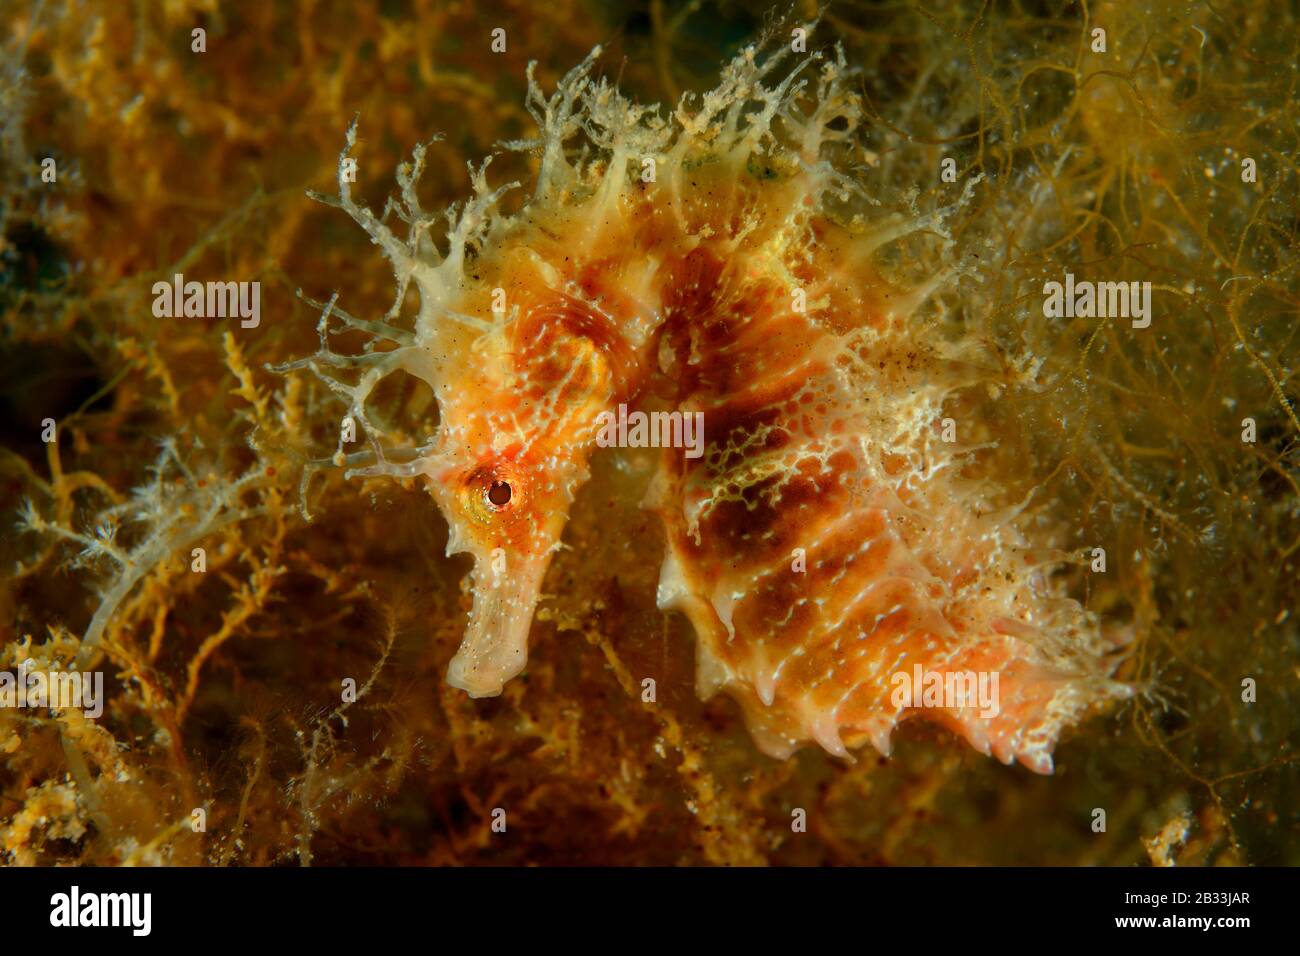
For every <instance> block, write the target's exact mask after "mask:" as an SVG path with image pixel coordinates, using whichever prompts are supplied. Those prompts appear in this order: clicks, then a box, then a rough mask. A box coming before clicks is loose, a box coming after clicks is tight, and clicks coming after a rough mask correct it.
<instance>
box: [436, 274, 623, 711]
mask: <svg viewBox="0 0 1300 956" xmlns="http://www.w3.org/2000/svg"><path fill="white" fill-rule="evenodd" d="M509 260H510V257H509V256H508V255H507V256H503V257H501V261H502V266H501V268H502V269H503V273H502V274H505V273H509V275H510V276H511V277H513V280H514V281H513V282H510V283H506V284H503V285H497V286H491V287H489V286H488V285H484V286H483V288H482V289H477V288H476V289H475V290H474V291H471V292H469V294H468V296H467V297H466V298H467V299H468V302H464V303H463V304H462V303H458V306H460V307H461V308H468V309H471V310H475V311H482V308H483V305H491V304H492V303H491V301H490V300H491V299H493V298H495V299H496V300H497V301H496V303H495V304H496V306H497V310H496V313H497V315H496V318H495V319H493V320H492V322H493V324H492V325H491V327H490V330H489V331H486V332H482V333H481V334H477V335H473V336H456V337H455V339H456V342H457V343H458V347H459V349H460V352H461V354H460V355H459V357H458V359H457V360H456V361H454V362H448V363H446V364H445V366H444V367H445V369H446V372H445V373H444V380H443V381H442V383H441V384H440V387H439V406H440V409H441V423H440V427H439V436H438V441H439V448H438V452H437V454H435V455H433V456H432V457H431V458H430V459H429V465H428V467H427V469H426V472H425V474H426V476H427V479H428V487H429V491H430V492H431V494H432V495H433V497H434V498H435V500H436V501H437V502H438V505H439V507H440V509H441V511H442V514H443V517H444V518H445V519H446V521H447V525H448V528H449V531H450V534H449V541H448V546H447V551H448V553H449V554H453V553H458V552H468V553H469V554H470V555H471V556H472V557H473V559H474V570H473V572H472V574H473V576H472V579H471V585H472V591H473V607H472V609H471V611H470V616H469V622H468V625H467V629H466V633H465V636H464V639H463V641H462V643H461V647H460V650H459V652H458V653H457V654H456V656H455V657H454V658H453V659H452V661H451V664H450V666H449V668H448V675H447V676H448V681H449V682H450V683H451V684H452V685H453V686H455V687H459V688H461V689H463V690H465V691H467V692H468V693H469V694H471V695H472V696H475V697H484V696H492V695H495V694H498V693H500V692H501V689H502V686H503V685H504V683H505V682H506V681H508V680H510V679H511V678H512V677H514V676H515V675H517V674H518V673H519V672H520V671H521V670H523V668H524V665H525V664H526V662H527V654H528V650H527V641H528V633H529V629H530V626H531V623H532V619H533V613H534V610H535V608H536V605H537V603H538V598H539V595H540V592H541V587H542V581H543V579H544V577H545V575H546V569H547V567H548V566H549V564H550V560H551V557H552V555H553V554H554V553H555V551H556V550H557V549H558V548H559V547H561V537H562V534H563V531H564V526H565V524H566V522H567V520H568V514H569V507H570V504H571V503H572V501H573V499H574V496H575V495H576V493H577V491H578V489H579V488H580V487H581V486H582V484H583V483H584V482H585V481H586V479H587V476H588V473H589V471H588V461H589V458H590V455H591V451H592V447H593V442H594V436H595V430H596V423H597V419H598V417H599V415H600V413H601V411H602V410H604V409H605V408H606V407H607V406H608V404H609V403H610V401H611V400H612V399H613V397H614V396H615V395H616V393H617V392H618V391H619V389H620V381H621V376H622V373H623V369H622V363H621V362H620V355H621V354H622V348H621V340H620V339H618V338H617V337H616V336H614V335H613V327H612V325H611V324H610V322H609V321H608V320H607V318H606V317H605V316H604V315H603V314H601V313H600V311H599V309H598V308H596V307H594V306H593V305H591V304H588V303H586V302H584V301H583V300H582V299H579V298H577V297H576V296H575V295H574V294H572V293H574V292H580V290H578V289H572V290H571V291H570V292H565V291H564V290H563V289H557V288H555V285H556V283H555V279H554V276H551V277H550V278H549V279H548V278H547V277H544V276H542V275H540V274H537V273H535V272H533V271H531V270H530V269H529V268H528V267H527V266H526V265H523V264H520V263H517V262H516V263H510V262H509ZM484 279H485V281H487V282H491V281H492V280H491V279H490V278H489V277H487V276H484ZM502 281H503V282H504V281H505V280H504V279H503V280H502ZM476 286H477V283H476ZM507 310H508V311H507ZM443 347H444V348H445V347H446V344H445V340H444V346H443ZM454 347H456V346H453V348H454Z"/></svg>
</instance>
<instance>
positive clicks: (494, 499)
mask: <svg viewBox="0 0 1300 956" xmlns="http://www.w3.org/2000/svg"><path fill="white" fill-rule="evenodd" d="M510 494H511V492H510V483H509V482H508V481H494V482H492V484H491V485H490V486H489V487H488V490H487V500H488V502H489V503H491V504H492V505H493V506H494V507H497V508H504V507H505V506H506V505H508V504H510Z"/></svg>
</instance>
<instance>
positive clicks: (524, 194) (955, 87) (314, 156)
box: [0, 0, 1300, 866]
mask: <svg viewBox="0 0 1300 956" xmlns="http://www.w3.org/2000/svg"><path fill="white" fill-rule="evenodd" d="M0 22H3V26H4V28H5V31H4V32H5V36H7V37H8V41H7V43H6V45H5V46H4V48H3V51H2V55H3V60H2V61H0V100H3V104H2V106H3V110H2V113H0V116H2V117H3V127H2V128H0V166H2V167H3V173H4V175H3V178H2V179H0V190H2V191H0V217H2V218H0V230H2V232H0V235H2V239H0V313H2V315H3V326H2V327H0V368H2V369H3V390H2V392H0V394H2V395H3V400H4V406H5V407H4V413H5V414H4V416H3V427H4V451H3V453H2V454H0V510H3V512H4V514H3V515H2V516H0V522H2V524H0V526H2V527H3V528H4V532H3V538H2V542H3V543H2V545H0V547H2V548H3V552H4V553H3V555H2V557H3V561H4V563H3V565H2V566H3V569H4V570H3V572H0V582H2V584H0V606H2V608H3V612H4V613H3V614H0V628H2V629H3V630H0V705H3V706H0V853H3V854H4V860H5V862H7V863H10V864H16V865H54V864H93V865H124V864H141V863H144V864H164V865H175V864H188V865H210V866H230V865H272V864H302V865H312V864H316V865H338V864H375V863H389V864H422V865H443V864H467V865H474V864H503V863H504V864H526V863H542V864H557V863H595V864H745V865H752V864H764V863H770V864H787V865H789V864H795V865H808V864H901V865H910V864H1007V863H1022V864H1023V863H1029V864H1079V865H1083V864H1125V865H1127V864H1135V863H1137V864H1149V865H1171V864H1180V865H1247V864H1296V863H1300V768H1298V767H1297V751H1296V746H1297V742H1298V741H1300V715H1298V711H1297V707H1296V703H1297V701H1300V686H1298V685H1300V667H1297V655H1298V652H1300V632H1298V630H1297V620H1296V614H1295V605H1296V598H1297V590H1300V589H1298V587H1297V581H1298V580H1300V484H1298V483H1297V478H1298V475H1300V468H1298V465H1300V419H1298V418H1297V412H1296V398H1297V391H1298V390H1297V386H1296V375H1297V368H1296V366H1297V359H1298V358H1300V345H1298V339H1300V280H1298V276H1297V268H1296V267H1297V251H1298V246H1297V242H1298V239H1300V208H1298V206H1297V203H1298V201H1300V189H1298V188H1297V187H1298V186H1300V181H1298V180H1300V168H1298V167H1297V156H1300V149H1298V146H1300V144H1298V142H1297V139H1298V138H1300V126H1298V125H1297V116H1296V110H1297V106H1296V103H1297V102H1298V100H1297V95H1296V94H1297V84H1298V83H1300V56H1298V54H1300V50H1298V49H1297V44H1300V31H1297V29H1296V26H1297V24H1296V13H1295V11H1294V9H1293V8H1292V7H1291V6H1290V5H1288V4H1286V3H1283V2H1271V3H1270V2H1266V3H1262V4H1258V5H1240V7H1239V8H1238V7H1236V6H1234V7H1232V8H1231V9H1229V10H1225V9H1223V8H1220V7H1218V6H1217V5H1209V4H1204V3H1185V2H1182V3H1166V2H1159V0H1152V2H1144V3H1135V4H1120V3H1101V4H1087V5H1083V4H1078V3H1055V2H1041V3H1037V2H1034V3H1030V2H1024V3H1016V2H1008V3H998V4H988V5H981V4H974V3H956V2H951V3H945V2H939V3H919V2H918V3H889V4H874V3H854V2H845V3H834V4H831V5H829V6H825V7H819V6H817V5H811V4H803V3H795V4H793V5H792V6H791V5H786V4H781V5H774V6H768V5H764V4H759V5H743V4H733V3H726V2H719V3H712V2H701V0H688V2H684V3H674V2H661V0H652V2H649V3H643V4H637V3H632V4H627V5H622V4H588V3H576V2H575V3H558V4H548V5H535V4H528V3H509V2H506V3H500V4H494V5H491V6H490V7H489V6H487V5H477V4H462V3H455V2H434V0H427V2H420V0H409V2H391V3H382V4H374V5H357V6H356V7H355V8H354V6H353V5H334V4H328V3H315V2H310V0H299V2H289V0H283V2H277V3H268V4H251V3H247V4H246V3H220V2H216V0H204V2H183V0H180V2H166V3H161V2H160V3H146V4H141V5H126V4H118V3H112V2H109V0H84V2H76V0H68V2H64V3H59V2H53V0H45V2H40V3H19V4H13V5H7V6H6V7H5V8H4V10H3V12H2V13H0ZM629 413H630V414H629ZM637 414H641V415H644V416H658V417H657V418H655V417H647V418H646V419H643V420H642V421H650V422H652V423H658V425H662V431H661V432H656V431H655V428H656V425H655V424H652V425H651V429H650V433H649V434H646V433H644V430H643V431H642V433H641V434H640V436H639V437H638V432H637V428H638V427H639V426H638V422H637V420H636V419H635V416H636V415H637ZM602 416H605V417H602ZM673 416H676V417H673ZM696 416H698V418H697V417H696ZM697 424H698V427H696V426H697ZM674 429H676V431H674ZM657 438H663V439H664V440H663V441H658V440H656V439H657ZM661 446H674V447H661ZM927 673H932V674H938V675H939V676H940V677H946V678H947V681H946V683H945V682H944V681H943V680H940V681H937V682H935V683H934V684H933V685H931V684H927V682H926V681H925V680H924V677H925V675H926V674H927ZM33 674H35V675H40V676H41V679H42V680H43V681H44V684H43V685H42V692H43V693H44V695H45V696H44V697H43V698H42V697H41V696H40V695H39V694H35V695H33V694H31V693H30V692H32V691H33V687H34V685H33V684H32V683H31V682H30V681H27V678H29V677H31V676H32V675H33ZM81 674H86V675H91V674H94V675H97V678H96V680H97V682H98V683H88V684H87V685H86V686H87V687H88V688H98V690H97V691H96V694H95V696H96V703H95V706H93V707H92V706H57V705H55V706H51V699H50V697H51V695H52V694H54V693H55V690H56V688H58V687H60V686H61V685H63V686H64V687H65V688H66V686H67V685H68V684H69V683H70V682H71V678H72V677H73V676H74V675H81ZM899 675H902V682H903V683H907V681H908V680H910V679H912V678H911V675H915V684H916V685H917V686H916V690H915V696H912V695H911V694H909V695H907V697H906V699H903V700H900V699H899V698H898V697H897V696H896V692H897V691H898V689H899V679H898V676H899ZM964 675H970V677H971V681H972V683H971V684H970V687H971V688H975V687H978V688H979V690H980V694H981V700H980V701H979V702H978V703H972V701H971V700H970V699H969V698H966V699H963V698H959V699H957V700H956V701H954V700H952V699H951V694H952V688H953V686H954V683H953V680H954V678H956V677H960V676H964ZM6 676H8V677H9V681H8V683H6V680H5V678H6ZM994 676H996V678H998V679H997V680H991V678H993V677H994ZM977 677H978V678H979V679H977ZM984 678H990V680H989V681H984V680H983V679H984ZM24 682H25V683H24ZM19 683H23V686H24V691H25V692H27V693H28V697H27V699H26V700H22V699H20V698H19V697H18V696H17V695H16V694H15V693H14V692H15V691H16V689H17V687H18V685H19ZM909 686H910V685H909ZM923 687H924V688H926V689H929V690H934V691H935V692H936V693H938V694H940V697H939V698H938V699H936V700H935V701H933V702H932V701H929V700H928V699H926V698H924V695H923V694H922V688H923ZM988 690H991V691H992V692H993V693H994V694H995V695H998V694H999V693H1000V699H1001V706H1000V707H998V706H994V707H992V708H989V707H987V706H985V705H987V704H989V703H990V702H989V701H986V700H983V699H982V695H983V693H984V692H985V691H988ZM88 692H89V691H88ZM6 693H9V694H10V696H9V697H6V696H5V695H6ZM944 693H946V694H948V695H949V696H948V697H947V698H944V697H943V696H942V695H943V694H944ZM82 703H83V704H88V703H89V702H88V701H85V700H83V701H82ZM993 703H994V704H995V705H996V701H994V702H993ZM990 756H991V757H994V758H997V759H990Z"/></svg>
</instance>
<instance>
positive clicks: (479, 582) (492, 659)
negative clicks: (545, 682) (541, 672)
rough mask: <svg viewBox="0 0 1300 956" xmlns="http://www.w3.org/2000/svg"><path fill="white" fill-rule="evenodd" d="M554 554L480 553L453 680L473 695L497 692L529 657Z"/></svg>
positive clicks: (451, 667) (450, 672) (453, 663)
mask: <svg viewBox="0 0 1300 956" xmlns="http://www.w3.org/2000/svg"><path fill="white" fill-rule="evenodd" d="M549 563H550V562H549V556H545V557H542V558H529V559H528V560H526V561H516V562H510V561H509V560H506V561H493V560H491V559H488V560H483V559H480V560H479V562H478V563H477V564H476V566H475V568H474V572H473V574H474V579H473V584H474V606H473V608H472V609H471V610H470V615H469V625H468V626H467V627H466V629H465V637H464V638H463V639H462V640H461V643H460V650H458V651H457V652H456V656H455V657H453V658H452V659H451V664H450V665H449V666H448V667H447V683H449V684H451V685H452V686H453V687H459V688H460V689H461V690H463V691H465V692H466V693H468V694H469V695H470V696H471V697H495V696H496V695H497V694H500V693H501V689H502V688H503V687H504V686H505V683H506V681H508V680H510V679H511V678H512V677H515V676H516V675H518V674H519V672H520V671H522V670H523V669H524V666H525V665H526V664H527V663H528V632H529V631H530V630H531V629H532V624H533V610H534V609H535V608H536V607H537V599H538V593H539V591H540V589H541V585H542V578H543V577H545V575H546V567H547V565H548V564H549Z"/></svg>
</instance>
